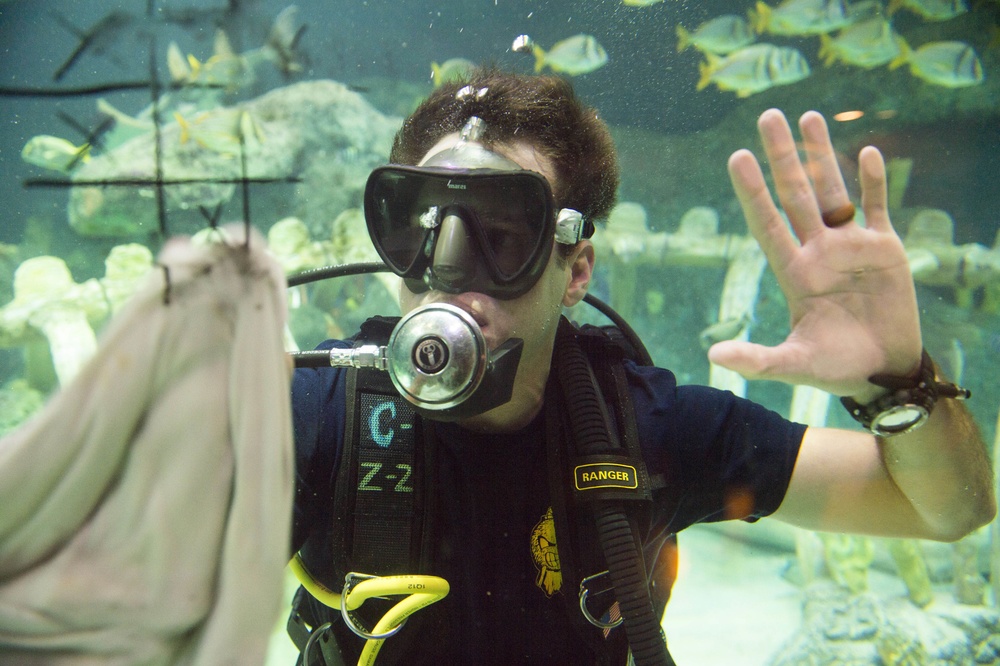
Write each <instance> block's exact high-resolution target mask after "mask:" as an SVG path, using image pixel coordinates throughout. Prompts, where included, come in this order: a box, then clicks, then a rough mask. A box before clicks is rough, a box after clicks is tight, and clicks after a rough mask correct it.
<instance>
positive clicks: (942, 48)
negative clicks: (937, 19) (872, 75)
mask: <svg viewBox="0 0 1000 666" xmlns="http://www.w3.org/2000/svg"><path fill="white" fill-rule="evenodd" d="M897 41H898V43H899V48H900V54H899V57H897V58H896V59H895V60H893V61H892V62H891V63H889V69H896V68H897V67H900V66H902V65H904V64H908V65H909V66H910V73H911V74H913V75H914V76H916V77H917V78H920V79H923V80H924V81H927V82H928V83H931V84H933V85H936V86H944V87H945V88H965V87H967V86H975V85H979V84H980V83H982V82H983V64H982V63H981V62H980V61H979V57H978V56H977V55H976V52H975V50H974V49H973V48H972V47H971V46H969V45H968V44H966V43H965V42H929V43H927V44H924V45H922V46H920V47H919V48H917V49H916V50H913V49H911V48H910V46H909V45H908V44H907V43H906V41H905V40H904V39H903V38H902V37H899V38H898V40H897Z"/></svg>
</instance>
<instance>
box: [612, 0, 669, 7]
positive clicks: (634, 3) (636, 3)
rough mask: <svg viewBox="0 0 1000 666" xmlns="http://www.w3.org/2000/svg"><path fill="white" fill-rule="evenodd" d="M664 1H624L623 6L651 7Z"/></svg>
mask: <svg viewBox="0 0 1000 666" xmlns="http://www.w3.org/2000/svg"><path fill="white" fill-rule="evenodd" d="M658 2H663V0H622V4H623V5H626V6H628V7H649V6H650V5H655V4H656V3H658Z"/></svg>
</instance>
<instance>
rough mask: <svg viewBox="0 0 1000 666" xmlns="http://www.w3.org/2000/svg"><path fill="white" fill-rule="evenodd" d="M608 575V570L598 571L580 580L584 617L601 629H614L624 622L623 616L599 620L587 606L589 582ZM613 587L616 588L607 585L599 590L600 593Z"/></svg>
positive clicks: (581, 610) (581, 604)
mask: <svg viewBox="0 0 1000 666" xmlns="http://www.w3.org/2000/svg"><path fill="white" fill-rule="evenodd" d="M606 575H608V571H607V570H605V571H602V572H600V573H596V574H594V575H593V576H587V577H586V578H584V579H583V580H581V581H580V612H581V613H583V617H585V618H586V619H587V622H589V623H591V624H592V625H594V626H595V627H598V628H599V629H614V628H615V627H617V626H618V625H620V624H621V623H622V621H623V618H621V617H619V618H618V619H617V620H615V621H613V622H602V621H601V620H598V619H597V618H595V617H594V616H593V615H591V614H590V610H589V609H588V608H587V596H588V595H589V594H590V590H589V589H588V587H587V585H588V583H590V581H592V580H595V579H597V578H600V577H601V576H606ZM612 589H614V588H613V587H606V588H604V589H603V590H601V592H599V593H598V594H602V593H604V592H608V591H609V590H612Z"/></svg>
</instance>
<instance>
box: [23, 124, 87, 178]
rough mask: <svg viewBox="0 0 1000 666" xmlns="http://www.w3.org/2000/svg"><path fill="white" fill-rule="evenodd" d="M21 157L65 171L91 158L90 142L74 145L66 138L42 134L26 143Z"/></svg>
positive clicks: (30, 161)
mask: <svg viewBox="0 0 1000 666" xmlns="http://www.w3.org/2000/svg"><path fill="white" fill-rule="evenodd" d="M21 159H23V160H24V161H25V162H27V163H28V164H34V165H35V166H40V167H42V168H43V169H50V170H52V171H61V172H63V173H65V172H67V171H70V170H72V169H73V167H75V166H76V165H78V164H80V163H81V162H87V161H89V160H90V144H89V143H85V144H83V145H82V146H74V145H73V144H72V143H71V142H69V141H67V140H66V139H61V138H59V137H57V136H50V135H48V134H40V135H38V136H36V137H32V138H31V139H29V140H28V143H26V144H24V148H23V149H22V150H21Z"/></svg>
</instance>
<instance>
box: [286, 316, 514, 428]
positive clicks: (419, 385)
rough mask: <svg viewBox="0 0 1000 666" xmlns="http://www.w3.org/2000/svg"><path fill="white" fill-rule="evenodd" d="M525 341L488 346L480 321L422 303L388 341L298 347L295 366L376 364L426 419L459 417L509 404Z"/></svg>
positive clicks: (398, 326) (402, 320)
mask: <svg viewBox="0 0 1000 666" xmlns="http://www.w3.org/2000/svg"><path fill="white" fill-rule="evenodd" d="M523 348H524V341H523V340H521V339H520V338H512V339H510V340H508V341H506V342H505V343H503V344H502V345H500V347H498V348H497V349H496V350H494V351H492V352H491V351H490V350H489V347H487V345H486V338H485V337H484V336H483V331H482V329H481V328H479V324H477V323H476V320H475V319H473V318H472V316H471V315H469V313H467V312H466V311H465V310H462V309H461V308H458V307H455V306H454V305H449V304H447V303H436V304H431V305H424V306H421V307H419V308H416V309H415V310H413V311H411V312H410V313H408V314H407V315H406V316H404V317H403V318H402V319H400V320H399V323H397V324H396V326H395V328H394V329H393V331H392V334H391V335H390V336H389V342H388V344H387V345H386V346H384V347H380V346H378V345H374V344H370V345H361V346H359V347H354V348H352V349H330V350H324V351H312V352H297V353H295V354H293V358H294V360H295V365H296V367H329V366H333V367H336V368H349V367H354V368H375V369H378V370H385V371H387V372H388V373H389V378H390V379H391V380H392V384H393V386H395V388H396V390H397V391H399V394H400V395H401V396H403V398H404V399H406V400H407V401H408V402H409V403H411V404H412V405H413V406H414V408H415V409H416V410H417V411H418V412H419V413H420V414H422V415H423V416H425V417H426V418H429V419H432V420H435V421H459V420H462V419H467V418H469V417H472V416H478V415H479V414H484V413H486V412H488V411H490V410H491V409H493V408H495V407H499V406H500V405H503V404H505V403H506V402H508V401H509V400H510V397H511V395H512V394H513V392H514V378H515V376H516V375H517V366H518V364H519V363H520V361H521V351H522V349H523Z"/></svg>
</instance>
